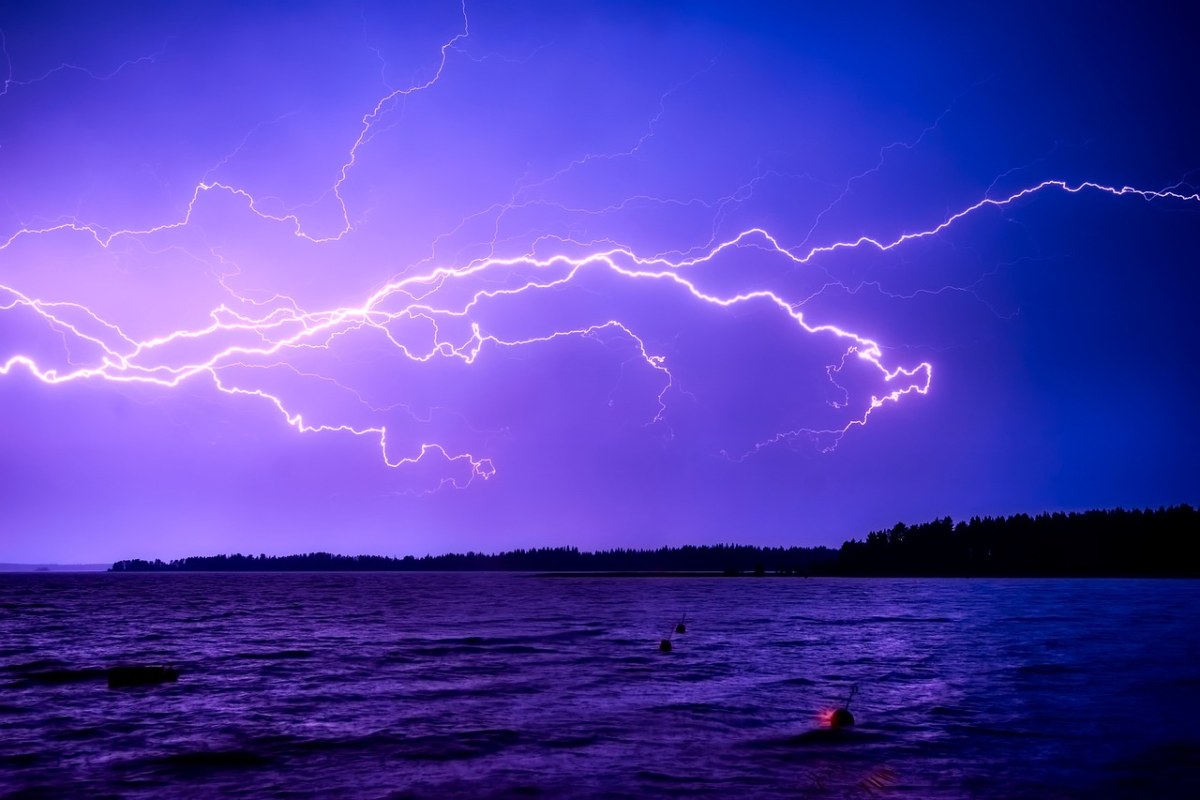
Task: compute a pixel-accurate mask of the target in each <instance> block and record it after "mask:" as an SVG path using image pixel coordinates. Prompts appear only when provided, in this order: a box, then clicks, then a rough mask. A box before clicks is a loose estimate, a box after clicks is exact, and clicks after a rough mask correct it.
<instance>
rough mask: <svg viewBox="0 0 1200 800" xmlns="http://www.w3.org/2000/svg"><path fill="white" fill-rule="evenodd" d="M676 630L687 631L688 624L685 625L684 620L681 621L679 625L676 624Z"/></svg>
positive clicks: (677, 631)
mask: <svg viewBox="0 0 1200 800" xmlns="http://www.w3.org/2000/svg"><path fill="white" fill-rule="evenodd" d="M675 632H676V633H687V625H684V624H683V623H682V622H681V623H679V624H678V625H676V626H675Z"/></svg>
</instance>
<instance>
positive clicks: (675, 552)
mask: <svg viewBox="0 0 1200 800" xmlns="http://www.w3.org/2000/svg"><path fill="white" fill-rule="evenodd" d="M1198 532H1200V511H1197V510H1196V509H1194V508H1192V507H1191V506H1189V505H1181V506H1173V507H1170V508H1160V509H1158V510H1146V511H1138V510H1134V511H1126V510H1124V509H1114V510H1111V511H1087V512H1083V513H1070V514H1063V513H1056V514H1039V515H1038V516H1033V517H1031V516H1029V515H1028V514H1017V515H1015V516H1011V517H983V518H980V517H973V518H972V519H970V520H969V521H965V522H958V523H957V524H956V523H954V521H953V520H951V519H950V517H945V518H943V519H940V520H934V521H932V522H926V523H923V524H918V525H911V526H909V525H905V524H903V523H900V524H897V525H896V526H895V527H893V528H892V529H891V530H887V531H875V532H872V533H870V534H868V535H867V536H866V538H865V539H863V540H862V541H859V540H858V539H850V540H849V541H847V542H845V543H844V544H842V546H841V548H840V549H837V550H834V549H831V548H827V547H754V546H751V545H734V544H719V545H685V546H683V547H660V548H658V549H650V550H636V549H625V548H618V549H613V550H601V551H596V552H585V551H580V550H579V549H578V548H575V547H543V548H536V549H530V550H509V551H506V552H501V553H476V552H468V553H447V554H444V555H436V556H435V555H426V556H421V557H415V556H411V555H410V556H404V557H403V558H392V557H388V556H371V555H359V556H345V555H336V554H333V553H323V552H322V553H307V554H299V555H287V556H268V555H265V554H262V555H258V556H254V555H242V554H241V553H236V554H233V555H216V556H191V557H188V558H181V559H176V560H173V561H161V560H155V561H146V560H143V559H130V560H126V561H118V562H116V563H115V564H113V565H112V568H111V569H110V571H111V572H461V571H494V572H621V573H624V572H632V573H645V572H650V573H654V572H698V573H716V574H724V575H763V576H765V575H768V574H773V575H814V576H912V577H951V576H978V577H999V576H1011V577H1021V576H1029V577H1036V576H1062V577H1085V576H1114V577H1116V576H1145V577H1200V547H1197V538H1198Z"/></svg>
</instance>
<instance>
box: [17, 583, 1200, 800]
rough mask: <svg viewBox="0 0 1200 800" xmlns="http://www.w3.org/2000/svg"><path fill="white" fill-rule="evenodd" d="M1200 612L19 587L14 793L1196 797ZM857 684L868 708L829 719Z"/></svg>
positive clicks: (712, 592) (770, 599)
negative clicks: (669, 643)
mask: <svg viewBox="0 0 1200 800" xmlns="http://www.w3.org/2000/svg"><path fill="white" fill-rule="evenodd" d="M1198 599H1200V582H1197V581H1136V580H890V579H868V580H850V579H802V578H774V577H767V578H750V577H745V578H714V579H653V578H645V579H612V578H570V579H549V578H533V577H529V576H521V575H489V574H441V575H431V574H360V575H355V574H210V575H205V574H183V575H129V574H125V575H107V574H100V575H2V576H0V796H3V794H4V793H7V792H23V793H24V794H22V795H18V796H38V794H39V792H40V793H41V794H44V795H45V796H67V795H74V796H95V795H100V794H104V793H111V794H113V795H116V796H120V797H129V798H142V797H193V796H194V797H208V796H213V795H214V794H217V795H226V796H245V797H258V796H272V795H278V796H289V797H330V796H338V797H353V798H358V797H361V798H382V797H402V796H417V797H425V796H428V797H441V796H447V795H460V796H471V797H479V796H484V797H491V796H512V795H515V794H530V793H536V792H539V791H540V792H541V793H543V794H544V795H545V796H596V795H604V796H612V797H624V796H628V797H639V796H646V795H686V796H712V797H724V796H731V795H735V794H737V795H745V796H756V797H772V796H778V797H805V796H811V797H820V796H829V797H888V796H891V797H946V798H958V797H1031V798H1033V797H1039V798H1040V797H1147V796H1160V797H1161V796H1165V797H1191V796H1200V777H1198V776H1197V775H1196V774H1195V773H1197V772H1198V770H1196V769H1194V767H1193V765H1194V764H1196V763H1200V722H1198V721H1197V719H1196V714H1197V712H1200V666H1198V665H1200V636H1197V633H1196V626H1195V622H1194V617H1195V611H1196V609H1197V608H1198V607H1200V606H1198V603H1197V600H1198ZM685 613H686V615H687V620H688V626H687V632H686V633H685V634H673V635H672V640H673V644H674V648H673V651H672V652H671V653H667V654H663V653H659V652H658V642H659V639H660V638H662V637H663V636H666V635H668V633H669V632H670V631H671V629H672V628H673V627H674V625H675V623H676V622H677V621H678V620H679V619H680V617H682V616H683V615H684V614H685ZM161 662H170V663H174V664H176V665H177V666H179V668H180V670H181V677H180V680H179V682H178V683H176V684H167V685H164V686H160V687H152V688H144V689H134V690H109V689H107V687H106V685H105V681H104V679H103V672H102V671H100V670H99V669H97V668H103V667H106V666H109V665H113V664H118V663H161ZM854 683H857V684H859V687H860V688H859V692H858V695H857V696H856V697H855V699H854V702H853V705H852V710H853V711H854V714H855V716H856V717H857V720H858V724H857V725H856V726H855V727H854V728H853V729H850V730H848V731H845V732H837V733H831V732H829V731H827V730H822V729H821V728H820V722H819V720H820V717H821V714H822V712H823V711H828V710H829V709H832V708H834V707H836V706H838V705H840V704H841V702H843V701H844V699H845V697H846V696H847V693H848V691H849V688H850V686H851V685H853V684H854Z"/></svg>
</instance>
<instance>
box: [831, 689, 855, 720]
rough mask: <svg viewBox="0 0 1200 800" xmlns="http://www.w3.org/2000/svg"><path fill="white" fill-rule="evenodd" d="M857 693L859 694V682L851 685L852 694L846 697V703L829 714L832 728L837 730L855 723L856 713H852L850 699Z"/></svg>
mask: <svg viewBox="0 0 1200 800" xmlns="http://www.w3.org/2000/svg"><path fill="white" fill-rule="evenodd" d="M856 694H858V684H857V683H856V684H854V685H853V686H851V687H850V696H849V697H847V698H846V704H845V705H844V706H842V707H841V708H839V709H837V710H836V711H834V712H833V713H832V714H830V715H829V727H830V728H833V729H834V730H837V729H838V728H849V727H850V726H851V725H853V724H854V715H853V714H851V713H850V701H851V700H853V699H854V695H856Z"/></svg>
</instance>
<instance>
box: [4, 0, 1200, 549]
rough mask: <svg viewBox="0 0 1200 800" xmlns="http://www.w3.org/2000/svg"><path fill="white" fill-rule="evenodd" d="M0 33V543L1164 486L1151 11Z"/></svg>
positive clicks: (1161, 267)
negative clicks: (0, 80) (0, 49)
mask: <svg viewBox="0 0 1200 800" xmlns="http://www.w3.org/2000/svg"><path fill="white" fill-rule="evenodd" d="M245 5H246V4H240V3H228V4H225V5H220V4H213V3H192V4H188V3H182V4H161V3H144V4H136V3H127V4H115V5H112V6H106V5H105V4H84V3H78V4H66V5H56V4H53V3H45V4H25V5H24V6H23V7H21V8H17V7H15V6H12V5H9V6H6V7H5V8H4V9H3V10H2V11H0V33H2V35H3V54H2V55H3V58H2V59H0V78H3V79H4V82H3V84H2V90H0V561H69V562H82V561H106V560H114V559H118V558H127V557H147V558H155V557H161V558H172V557H179V556H183V555H189V554H208V553H216V552H234V551H240V552H253V553H258V552H266V553H291V552H303V551H311V550H331V551H334V552H343V553H360V552H363V553H378V554H387V555H395V554H407V553H414V554H418V555H420V554H424V553H440V552H446V551H451V550H459V551H465V550H477V551H480V550H482V551H494V550H500V549H511V548H516V547H530V546H542V545H576V546H579V547H581V548H585V549H594V548H608V547H627V546H637V547H646V546H659V545H663V544H684V543H697V544H700V543H715V542H743V543H753V544H802V545H808V544H830V545H836V544H838V543H840V542H841V541H842V540H843V539H845V538H848V537H851V536H862V535H863V534H865V533H866V532H867V531H869V530H872V529H877V528H882V527H890V526H891V525H892V524H894V523H895V522H897V521H906V522H919V521H924V520H928V519H931V518H934V517H943V516H947V515H949V516H952V517H954V518H956V519H961V518H969V517H971V516H974V515H980V516H983V515H998V514H1011V513H1018V512H1029V513H1035V512H1041V511H1047V510H1049V511H1053V510H1078V509H1085V508H1094V507H1115V506H1124V507H1146V506H1158V505H1163V504H1174V503H1181V502H1191V503H1194V502H1196V501H1197V499H1198V498H1197V483H1196V480H1197V475H1200V455H1198V448H1200V425H1198V423H1197V421H1196V416H1195V412H1194V407H1195V398H1196V395H1197V391H1198V390H1200V379H1198V370H1197V353H1198V352H1200V335H1198V333H1197V320H1196V308H1197V296H1198V289H1200V275H1198V274H1197V269H1196V268H1197V264H1198V260H1197V255H1196V254H1197V252H1198V249H1200V197H1197V194H1196V191H1197V189H1196V185H1197V183H1198V182H1200V116H1198V115H1197V114H1196V111H1195V110H1196V107H1197V100H1198V99H1200V64H1198V62H1197V59H1196V58H1195V52H1194V41H1195V37H1196V33H1197V31H1198V30H1200V24H1198V22H1200V21H1198V20H1197V18H1196V14H1195V12H1194V11H1187V10H1184V9H1181V8H1172V7H1171V6H1170V5H1169V4H1163V5H1162V6H1161V7H1159V8H1156V9H1153V8H1148V7H1141V8H1139V9H1133V8H1132V7H1129V6H1128V5H1127V4H1123V7H1122V4H1111V7H1109V6H1106V5H1105V4H1097V3H1087V4H1082V3H1081V4H1077V5H1074V6H1067V5H1065V4H1049V5H1051V6H1053V7H1052V8H1051V7H1048V6H1047V4H1044V3H1023V2H1021V3H1002V4H994V5H992V6H988V7H984V6H979V7H976V8H973V9H966V8H963V7H961V5H962V4H951V3H945V4H919V5H908V7H901V5H899V4H889V5H887V6H884V7H882V8H876V9H872V8H871V7H870V6H862V7H856V8H853V9H849V8H847V9H845V10H842V9H840V8H839V9H829V8H825V9H816V8H804V5H806V4H798V3H781V4H778V5H772V4H756V3H742V2H733V3H717V2H711V3H643V2H636V3H635V2H629V3H624V2H596V3H544V4H539V3H519V4H512V3H500V2H469V3H467V4H466V5H465V6H460V5H459V4H457V3H456V2H454V1H453V0H450V1H449V2H447V1H445V0H439V1H438V2H432V1H431V2H422V3H416V2H413V3H360V4H345V3H320V2H312V3H287V4H284V3H278V4H272V3H260V4H256V5H255V6H254V7H253V8H252V9H247V8H245V7H244V6H245Z"/></svg>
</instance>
